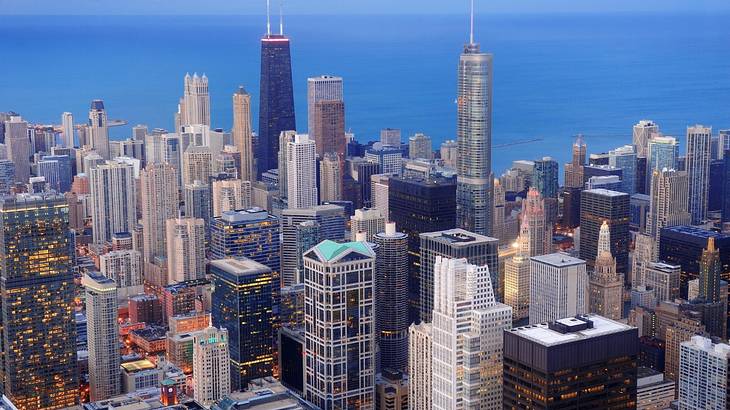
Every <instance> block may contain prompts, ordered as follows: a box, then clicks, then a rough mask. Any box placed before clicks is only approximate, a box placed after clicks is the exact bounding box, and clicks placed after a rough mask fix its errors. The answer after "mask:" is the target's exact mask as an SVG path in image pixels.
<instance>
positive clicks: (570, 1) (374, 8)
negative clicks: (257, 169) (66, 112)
mask: <svg viewBox="0 0 730 410" xmlns="http://www.w3.org/2000/svg"><path fill="white" fill-rule="evenodd" d="M278 3H279V0H272V8H274V9H278ZM476 3H477V9H478V11H480V12H510V13H515V12H517V13H522V12H535V13H542V12H609V11H618V12H648V11H664V12H667V11H668V12H700V13H714V12H727V11H730V1H728V0H476ZM467 5H468V1H467V0H286V1H285V6H284V7H285V10H286V12H287V13H290V14H388V13H391V14H402V13H414V12H415V13H427V14H442V13H463V12H464V11H465V10H466V9H467ZM264 10H265V0H237V1H236V0H204V1H203V0H0V14H262V13H263V11H264Z"/></svg>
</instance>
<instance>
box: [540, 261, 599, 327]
mask: <svg viewBox="0 0 730 410" xmlns="http://www.w3.org/2000/svg"><path fill="white" fill-rule="evenodd" d="M588 298H589V295H588V275H587V274H586V262H585V261H584V260H581V259H578V258H574V257H572V256H570V255H568V254H565V253H552V254H549V255H542V256H534V257H532V258H531V260H530V324H534V323H542V322H549V321H552V320H557V319H560V318H563V317H570V316H575V315H581V314H584V313H586V312H587V310H588V302H589V301H588Z"/></svg>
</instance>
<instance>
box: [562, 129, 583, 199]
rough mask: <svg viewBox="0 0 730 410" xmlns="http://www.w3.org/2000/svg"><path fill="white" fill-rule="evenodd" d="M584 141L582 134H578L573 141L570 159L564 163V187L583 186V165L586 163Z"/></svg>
mask: <svg viewBox="0 0 730 410" xmlns="http://www.w3.org/2000/svg"><path fill="white" fill-rule="evenodd" d="M586 149H587V147H586V143H585V142H584V141H583V136H582V135H578V137H577V138H576V140H575V142H574V143H573V149H572V153H573V156H572V160H571V162H570V163H569V164H565V187H566V188H583V167H584V166H585V164H586Z"/></svg>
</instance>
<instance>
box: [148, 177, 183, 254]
mask: <svg viewBox="0 0 730 410" xmlns="http://www.w3.org/2000/svg"><path fill="white" fill-rule="evenodd" d="M174 181H177V171H176V170H175V168H173V167H172V166H171V165H168V164H149V165H147V167H146V168H145V169H144V170H142V171H141V172H140V186H141V191H142V192H141V197H142V198H141V199H142V226H144V231H143V233H142V235H143V238H144V260H145V262H148V263H151V262H153V261H154V259H155V257H165V256H166V255H167V246H166V239H165V226H166V223H167V220H168V219H172V218H175V217H176V216H178V212H179V206H178V205H179V201H178V194H177V185H176V184H175V182H174Z"/></svg>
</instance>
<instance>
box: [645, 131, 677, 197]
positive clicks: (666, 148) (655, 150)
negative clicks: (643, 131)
mask: <svg viewBox="0 0 730 410" xmlns="http://www.w3.org/2000/svg"><path fill="white" fill-rule="evenodd" d="M678 156H679V143H678V142H677V139H676V138H674V137H662V136H655V137H653V138H652V139H650V140H649V149H648V158H647V164H646V190H647V192H648V191H650V190H651V174H652V172H653V171H654V170H657V171H661V170H662V169H664V168H666V169H677V157H678Z"/></svg>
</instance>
